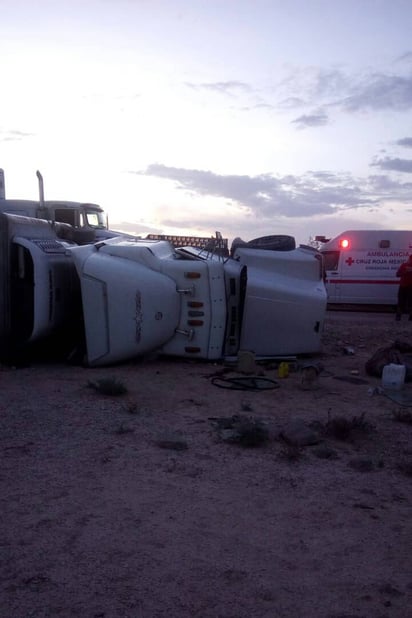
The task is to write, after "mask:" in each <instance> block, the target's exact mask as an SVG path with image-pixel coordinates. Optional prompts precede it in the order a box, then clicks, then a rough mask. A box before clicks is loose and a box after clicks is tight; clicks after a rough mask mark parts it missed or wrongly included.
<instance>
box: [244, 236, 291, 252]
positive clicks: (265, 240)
mask: <svg viewBox="0 0 412 618" xmlns="http://www.w3.org/2000/svg"><path fill="white" fill-rule="evenodd" d="M246 246H247V247H250V248H252V249H265V250H267V251H293V249H296V241H295V239H294V237H293V236H287V235H286V234H276V235H272V236H260V237H259V238H254V239H253V240H249V242H248V243H247V245H246Z"/></svg>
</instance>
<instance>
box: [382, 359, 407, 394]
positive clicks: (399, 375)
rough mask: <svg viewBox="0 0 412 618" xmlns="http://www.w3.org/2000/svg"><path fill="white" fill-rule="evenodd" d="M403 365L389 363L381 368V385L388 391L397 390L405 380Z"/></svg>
mask: <svg viewBox="0 0 412 618" xmlns="http://www.w3.org/2000/svg"><path fill="white" fill-rule="evenodd" d="M405 374H406V367H405V365H396V364H395V363H391V364H390V365H385V366H384V368H383V370H382V387H383V388H385V389H387V390H390V391H399V390H401V388H402V387H403V384H404V382H405Z"/></svg>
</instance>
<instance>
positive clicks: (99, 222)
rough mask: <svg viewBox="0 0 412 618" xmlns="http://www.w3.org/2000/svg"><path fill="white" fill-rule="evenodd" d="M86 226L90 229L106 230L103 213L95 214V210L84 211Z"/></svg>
mask: <svg viewBox="0 0 412 618" xmlns="http://www.w3.org/2000/svg"><path fill="white" fill-rule="evenodd" d="M85 215H86V221H87V225H89V226H90V227H98V228H106V216H105V214H104V212H97V211H96V210H87V209H86V211H85Z"/></svg>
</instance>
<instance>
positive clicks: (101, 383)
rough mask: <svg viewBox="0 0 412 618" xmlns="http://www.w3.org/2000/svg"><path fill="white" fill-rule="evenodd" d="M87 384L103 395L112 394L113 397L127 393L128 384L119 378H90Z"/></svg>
mask: <svg viewBox="0 0 412 618" xmlns="http://www.w3.org/2000/svg"><path fill="white" fill-rule="evenodd" d="M87 386H88V387H89V388H93V389H94V390H95V391H97V392H98V393H101V394H102V395H110V396H112V397H115V396H118V395H124V394H125V393H127V387H126V385H125V384H124V383H123V382H122V381H121V380H118V379H117V378H100V379H99V380H96V381H92V380H89V381H88V383H87Z"/></svg>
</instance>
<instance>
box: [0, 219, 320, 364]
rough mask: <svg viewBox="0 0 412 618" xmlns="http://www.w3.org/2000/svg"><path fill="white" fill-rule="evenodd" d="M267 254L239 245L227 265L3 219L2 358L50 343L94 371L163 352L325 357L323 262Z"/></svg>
mask: <svg viewBox="0 0 412 618" xmlns="http://www.w3.org/2000/svg"><path fill="white" fill-rule="evenodd" d="M263 244H264V243H263ZM260 247H261V244H260V243H257V244H253V243H252V244H248V243H242V244H240V245H238V246H236V247H233V246H232V255H231V257H229V256H228V255H227V252H226V253H225V252H223V253H219V251H217V250H213V248H212V249H211V250H206V249H202V248H195V247H180V248H176V247H174V246H173V245H172V244H171V243H170V242H168V241H165V240H160V241H158V240H148V239H143V240H142V239H138V238H135V239H131V238H124V237H114V238H111V239H105V240H102V241H100V242H94V243H88V241H87V238H86V237H84V238H83V237H82V234H81V233H80V235H79V231H78V230H76V229H75V228H73V227H72V226H70V225H68V224H65V223H53V222H47V221H44V220H41V219H31V218H29V217H24V216H19V215H12V214H6V213H0V267H1V270H0V285H1V296H0V360H1V361H3V362H4V361H6V362H10V361H11V362H14V361H15V359H17V360H18V359H19V358H20V357H21V356H22V355H23V357H24V354H25V351H26V350H27V349H30V348H32V347H33V345H34V344H38V342H40V344H41V345H43V341H44V340H46V339H48V341H52V343H53V342H56V345H57V346H60V345H61V342H63V343H62V345H63V344H64V345H67V346H68V347H67V350H65V353H66V351H67V352H70V353H73V350H76V352H75V353H74V354H75V356H76V357H77V358H78V359H79V360H81V362H83V363H85V364H87V365H89V366H104V365H110V364H114V363H118V362H122V361H126V360H128V359H131V358H133V357H136V356H141V355H144V354H146V353H149V352H151V351H155V350H157V351H159V352H160V353H162V354H165V355H173V356H182V357H190V358H199V359H220V358H224V357H227V356H235V355H237V354H238V352H239V351H240V350H249V351H252V352H254V353H255V354H256V356H260V357H265V356H266V357H273V356H278V357H280V356H290V355H297V354H305V353H316V352H318V351H319V350H320V347H321V333H322V329H323V321H324V317H325V311H326V291H325V287H324V284H323V280H322V268H321V262H320V259H319V258H320V256H319V254H317V253H316V252H314V251H312V250H309V249H307V248H303V247H299V248H297V249H296V248H295V249H291V250H283V251H275V250H273V249H272V248H270V245H269V249H262V248H260ZM284 248H285V247H284Z"/></svg>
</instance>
